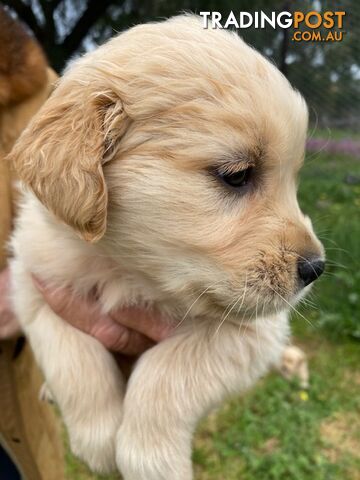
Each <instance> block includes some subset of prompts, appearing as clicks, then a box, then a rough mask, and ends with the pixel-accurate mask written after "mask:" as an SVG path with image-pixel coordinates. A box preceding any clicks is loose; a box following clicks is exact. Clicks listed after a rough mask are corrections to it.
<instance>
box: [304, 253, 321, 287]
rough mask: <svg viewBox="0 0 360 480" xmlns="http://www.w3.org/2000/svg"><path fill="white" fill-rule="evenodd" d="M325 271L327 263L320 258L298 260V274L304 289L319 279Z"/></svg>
mask: <svg viewBox="0 0 360 480" xmlns="http://www.w3.org/2000/svg"><path fill="white" fill-rule="evenodd" d="M324 269H325V262H324V261H323V260H321V259H320V258H313V259H311V258H309V259H305V258H299V260H298V274H299V277H300V279H301V281H302V283H303V286H304V287H306V285H310V283H312V282H314V281H315V280H316V279H317V278H319V277H320V275H321V274H322V273H323V271H324Z"/></svg>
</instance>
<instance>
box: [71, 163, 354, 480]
mask: <svg viewBox="0 0 360 480" xmlns="http://www.w3.org/2000/svg"><path fill="white" fill-rule="evenodd" d="M349 175H351V178H352V182H350V183H347V181H346V178H347V177H348V176H349ZM356 178H358V180H359V181H358V183H356ZM299 197H300V203H301V206H302V208H303V210H304V211H305V212H306V213H308V214H310V215H311V217H312V219H313V221H314V225H315V230H316V231H317V232H318V234H319V236H320V237H321V239H322V241H323V242H324V245H325V247H326V250H327V257H328V266H327V273H326V275H324V276H323V277H322V278H321V280H319V282H318V285H316V286H315V288H314V290H313V293H312V294H311V297H310V300H311V302H313V303H314V306H309V305H308V306H303V307H300V310H301V312H302V315H304V316H305V317H306V318H307V319H308V321H309V323H307V322H305V321H304V319H303V318H302V317H301V316H295V318H294V319H293V332H294V337H295V338H294V342H295V343H296V344H297V345H299V346H301V347H302V348H303V349H304V350H305V351H306V352H307V353H308V356H309V362H310V373H311V382H310V389H309V391H308V392H307V393H306V392H303V391H301V390H300V389H299V387H298V386H297V385H296V383H288V382H286V381H285V380H284V379H282V378H281V377H280V376H279V375H277V374H276V373H272V374H271V375H269V376H268V377H266V378H265V379H263V380H262V381H261V382H260V383H259V384H258V385H256V386H255V387H254V388H253V389H252V391H251V392H249V393H248V394H247V395H246V396H244V397H242V398H235V399H233V400H232V401H230V402H228V403H227V404H226V405H224V406H223V407H222V408H221V409H220V410H219V411H217V412H216V413H213V414H212V415H211V416H210V417H209V418H207V419H205V420H204V422H203V423H202V425H201V426H200V428H199V429H198V432H197V434H196V436H195V444H194V455H193V459H194V465H195V479H196V480H293V479H294V480H359V479H360V415H359V414H360V395H359V392H360V371H359V365H360V160H357V159H353V158H350V157H345V156H334V155H331V156H329V155H326V154H309V156H308V159H307V161H306V163H305V166H304V168H303V171H302V178H301V183H300V192H299ZM66 469H67V478H68V479H69V480H93V479H98V478H100V477H96V476H94V475H91V474H90V473H89V472H88V471H87V469H86V468H85V467H83V466H82V465H81V464H80V463H79V462H77V461H76V460H75V459H74V458H73V457H72V456H71V455H70V454H69V453H68V454H67V465H66ZM107 478H111V479H115V478H118V477H115V476H113V477H107ZM169 480H171V479H169Z"/></svg>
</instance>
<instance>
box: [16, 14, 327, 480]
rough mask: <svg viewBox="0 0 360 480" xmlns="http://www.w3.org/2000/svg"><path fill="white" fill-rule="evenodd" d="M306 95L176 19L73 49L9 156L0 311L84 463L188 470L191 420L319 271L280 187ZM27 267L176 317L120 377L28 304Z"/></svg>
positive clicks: (273, 343) (144, 478)
mask: <svg viewBox="0 0 360 480" xmlns="http://www.w3.org/2000/svg"><path fill="white" fill-rule="evenodd" d="M306 129H307V109H306V106H305V103H304V100H303V99H302V98H301V96H300V95H299V93H297V92H296V91H294V90H293V89H292V88H291V86H290V85H289V83H288V82H287V80H286V79H285V78H284V77H283V76H282V75H281V73H279V71H278V70H277V69H276V68H275V67H274V66H273V65H272V64H271V63H269V62H268V61H267V60H266V59H265V58H263V57H262V56H261V55H260V54H259V53H257V52H256V51H254V50H253V49H252V48H250V47H249V46H247V45H246V44H245V43H244V42H243V41H242V40H241V39H240V38H239V37H238V36H236V35H235V34H233V33H229V32H226V31H222V30H212V29H209V30H204V29H203V28H202V25H201V22H200V21H199V19H198V18H196V17H192V16H180V17H176V18H174V19H170V20H169V21H166V22H163V23H157V24H148V25H142V26H137V27H135V28H133V29H131V30H129V31H127V32H126V33H124V34H122V35H120V36H118V37H116V38H113V39H112V40H110V41H109V42H108V43H106V44H105V45H103V46H102V47H100V48H99V49H97V50H96V51H94V52H92V53H90V54H87V55H85V56H84V57H83V58H81V59H79V60H77V61H76V62H74V63H73V64H72V65H71V67H70V68H69V70H68V71H67V72H66V73H65V75H64V76H63V78H62V80H61V81H60V84H59V86H58V88H57V89H56V91H55V92H54V94H53V95H52V97H51V98H50V99H49V101H48V102H47V103H46V104H45V106H44V107H43V109H42V110H41V112H40V114H39V115H38V116H37V117H36V119H35V120H34V121H33V123H32V124H31V125H30V126H29V128H28V129H27V130H26V132H25V133H24V135H23V136H22V138H21V140H20V141H19V143H18V144H17V146H16V147H15V149H14V150H13V153H12V157H11V158H12V161H13V162H14V165H15V166H16V168H17V170H18V173H19V175H20V177H21V179H22V181H23V183H24V185H25V186H26V187H27V189H28V193H26V195H25V198H24V202H23V206H22V210H21V213H20V216H19V219H18V221H17V227H16V231H15V234H14V236H13V239H12V246H13V250H14V260H13V262H12V272H13V278H14V297H15V305H16V311H17V313H18V315H19V318H20V321H21V323H22V325H23V328H24V330H25V332H26V335H27V336H28V338H29V340H30V342H31V345H32V348H33V350H34V352H35V355H36V358H37V360H38V362H39V364H40V365H41V367H42V369H43V372H44V375H45V378H46V381H47V383H48V385H49V387H50V390H51V392H52V394H53V395H54V398H55V399H56V402H57V404H58V405H59V407H60V409H61V412H62V415H63V418H64V420H65V423H66V425H67V428H68V432H69V436H70V441H71V447H72V449H73V451H74V453H75V454H77V455H78V456H79V457H80V458H82V459H83V460H85V461H86V462H87V463H88V464H89V465H90V467H91V468H92V469H94V470H97V471H101V472H105V471H109V470H112V469H115V468H116V466H117V467H118V468H119V469H120V471H121V472H122V474H123V476H124V478H125V479H126V480H170V479H171V480H190V479H191V478H192V465H191V440H192V433H193V431H194V428H195V426H196V423H197V421H198V420H199V418H200V417H202V416H203V415H204V414H206V412H207V411H209V410H210V409H211V408H212V407H214V406H215V405H217V404H218V403H219V402H221V401H222V400H223V399H224V398H225V397H227V396H228V395H232V394H236V393H238V392H241V391H244V390H245V389H247V388H249V387H250V386H251V385H252V384H253V383H254V382H255V380H256V379H258V378H259V377H260V376H261V375H263V374H264V373H265V372H266V371H267V370H268V369H269V368H270V367H271V365H273V364H274V362H276V361H278V360H279V358H280V356H281V353H282V351H283V348H284V345H285V344H286V342H287V339H288V334H289V327H288V320H287V312H288V310H289V308H290V306H291V305H293V304H295V303H296V302H297V301H298V300H299V298H300V297H301V296H302V295H303V293H304V291H305V290H304V289H305V287H306V286H307V285H308V284H310V283H311V282H312V281H313V280H315V279H316V278H317V277H318V276H319V275H320V274H321V272H322V270H323V268H324V260H323V257H324V252H323V248H322V246H321V244H320V243H319V241H318V240H317V238H316V236H315V235H314V233H313V230H312V227H311V223H310V220H309V219H308V218H306V217H304V216H303V214H302V213H301V211H300V209H299V206H298V202H297V198H296V177H297V173H298V170H299V168H300V167H301V164H302V162H303V157H304V143H305V136H306ZM30 272H34V273H35V274H37V275H39V276H40V277H41V278H43V279H44V280H45V281H47V282H53V284H54V285H59V286H62V287H66V286H71V288H72V289H73V290H74V292H75V293H76V294H77V295H87V294H88V293H89V292H90V291H93V289H94V288H96V290H97V292H98V296H99V301H100V302H101V303H102V305H103V309H104V311H106V312H109V311H111V310H112V309H113V308H115V307H119V306H121V305H133V304H137V305H141V306H143V307H146V306H152V307H155V308H157V309H158V310H159V311H160V312H162V313H163V314H164V315H165V316H167V317H170V318H171V319H172V322H173V325H174V326H177V328H176V329H175V333H174V334H173V335H172V336H171V337H170V338H168V339H167V340H165V341H163V342H161V343H160V344H158V345H156V346H155V347H153V348H151V349H150V350H148V351H147V352H146V353H145V354H144V355H142V357H141V358H140V360H139V361H138V362H137V364H136V366H135V368H134V370H133V372H132V374H131V377H130V380H129V382H128V384H127V385H126V384H125V381H124V379H123V376H122V374H121V372H120V371H119V370H118V368H117V366H116V364H115V362H114V360H113V357H112V355H111V354H110V353H109V352H108V351H106V349H105V348H104V347H103V346H102V345H101V344H100V343H99V342H98V341H97V340H95V339H94V338H92V337H90V336H88V335H86V334H84V333H82V332H81V331H78V330H76V329H75V328H73V327H72V326H70V325H68V324H65V323H64V322H63V321H62V320H61V318H59V317H58V316H57V315H56V314H54V313H53V312H52V311H51V310H50V308H49V307H48V306H47V305H46V304H45V303H44V301H43V300H42V298H41V296H40V294H39V293H38V292H37V290H36V288H35V287H34V286H33V283H32V280H31V276H30Z"/></svg>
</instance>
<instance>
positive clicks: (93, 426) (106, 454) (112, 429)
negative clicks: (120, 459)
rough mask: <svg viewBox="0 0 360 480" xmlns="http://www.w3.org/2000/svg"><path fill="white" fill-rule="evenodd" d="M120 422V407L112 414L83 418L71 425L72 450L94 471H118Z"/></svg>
mask: <svg viewBox="0 0 360 480" xmlns="http://www.w3.org/2000/svg"><path fill="white" fill-rule="evenodd" d="M108 413H109V412H108ZM120 422H121V415H120V408H119V412H114V413H113V414H112V415H111V414H110V415H109V414H107V415H99V414H97V415H94V418H92V419H89V418H87V419H83V421H82V422H81V423H80V422H78V424H77V425H71V427H70V426H69V427H68V431H69V438H70V448H71V451H72V452H73V453H74V455H75V456H77V457H78V458H80V459H81V460H82V461H83V462H85V463H86V464H87V465H88V467H89V468H90V469H91V470H92V471H94V472H97V473H101V474H106V473H111V472H114V471H116V470H117V467H116V452H115V443H116V433H117V430H118V428H119V425H120Z"/></svg>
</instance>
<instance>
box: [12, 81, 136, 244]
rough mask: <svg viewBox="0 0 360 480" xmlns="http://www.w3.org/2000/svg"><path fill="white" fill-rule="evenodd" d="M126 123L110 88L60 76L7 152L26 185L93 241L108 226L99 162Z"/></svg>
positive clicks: (52, 209) (104, 157)
mask: <svg viewBox="0 0 360 480" xmlns="http://www.w3.org/2000/svg"><path fill="white" fill-rule="evenodd" d="M127 124H128V119H127V118H126V115H125V113H124V109H123V105H122V102H121V101H120V99H119V98H118V97H117V96H116V95H115V94H114V93H113V92H112V91H111V90H107V89H106V88H105V89H104V88H103V87H101V86H99V85H98V86H96V81H95V82H93V83H92V82H89V81H86V82H84V81H82V82H80V81H75V80H74V79H72V80H69V79H66V80H65V79H64V80H63V83H62V84H60V85H59V87H58V88H57V90H56V91H55V92H54V94H53V96H52V97H50V99H49V100H48V101H47V102H46V104H45V105H44V106H43V108H42V109H41V111H40V112H39V113H38V114H37V115H36V117H35V118H34V120H33V121H32V123H31V124H30V125H29V127H28V128H27V129H26V130H25V132H24V133H23V135H22V136H21V137H20V139H19V141H18V143H17V144H16V145H15V147H14V149H13V151H12V153H11V154H10V156H9V159H10V161H11V162H12V163H13V165H14V168H15V170H16V172H17V174H18V176H19V178H20V179H21V180H22V181H23V182H24V183H25V185H27V186H28V187H30V188H31V189H32V191H33V192H34V193H35V195H36V196H37V197H38V199H39V200H40V201H41V202H42V203H43V204H44V205H45V206H46V207H47V208H48V209H49V210H50V211H51V212H53V213H54V214H55V215H56V217H58V218H59V219H60V220H62V221H63V222H65V223H67V224H68V225H70V226H71V227H72V228H73V229H74V230H75V231H76V232H77V233H78V234H79V235H80V236H81V237H82V238H84V239H85V240H86V241H89V242H96V241H97V240H99V239H100V238H101V237H102V236H103V234H104V232H105V230H106V218H107V201H108V198H107V197H108V196H107V188H106V184H105V179H104V174H103V170H102V166H103V164H104V163H105V162H106V161H108V160H109V159H110V158H111V155H112V153H113V151H114V148H115V145H116V143H117V142H118V140H119V139H120V138H121V136H122V135H123V134H124V132H125V130H126V127H127Z"/></svg>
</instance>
